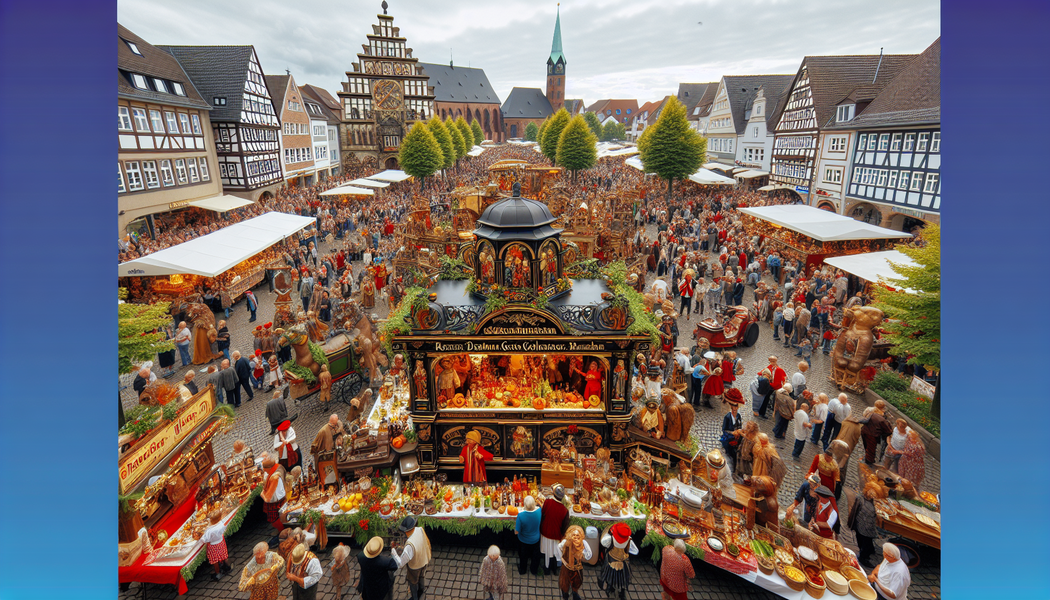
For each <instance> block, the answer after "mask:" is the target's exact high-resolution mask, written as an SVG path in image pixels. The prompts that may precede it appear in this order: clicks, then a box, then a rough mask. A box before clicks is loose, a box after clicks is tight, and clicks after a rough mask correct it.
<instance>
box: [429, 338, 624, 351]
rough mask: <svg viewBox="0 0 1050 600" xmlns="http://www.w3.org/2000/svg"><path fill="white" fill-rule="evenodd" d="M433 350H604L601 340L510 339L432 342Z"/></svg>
mask: <svg viewBox="0 0 1050 600" xmlns="http://www.w3.org/2000/svg"><path fill="white" fill-rule="evenodd" d="M434 351H435V352H469V353H477V352H496V353H501V354H502V353H507V352H531V353H541V354H568V353H574V352H605V351H606V347H605V344H604V343H602V342H570V341H564V342H554V341H551V342H546V341H543V342H541V341H529V340H525V341H511V340H504V341H502V342H499V341H491V342H486V341H484V340H465V341H462V342H434Z"/></svg>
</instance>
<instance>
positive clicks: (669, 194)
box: [667, 177, 674, 202]
mask: <svg viewBox="0 0 1050 600" xmlns="http://www.w3.org/2000/svg"><path fill="white" fill-rule="evenodd" d="M672 186H674V177H672V178H670V179H668V180H667V202H671V190H672V189H673V188H672Z"/></svg>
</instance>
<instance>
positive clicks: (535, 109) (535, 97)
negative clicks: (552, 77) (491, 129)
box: [500, 87, 554, 119]
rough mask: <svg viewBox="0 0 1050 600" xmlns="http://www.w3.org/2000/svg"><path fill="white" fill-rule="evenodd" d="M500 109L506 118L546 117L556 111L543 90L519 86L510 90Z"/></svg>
mask: <svg viewBox="0 0 1050 600" xmlns="http://www.w3.org/2000/svg"><path fill="white" fill-rule="evenodd" d="M500 110H501V112H502V113H503V118H504V119H546V118H547V117H549V116H550V115H551V114H552V113H553V112H554V111H553V110H551V103H550V101H549V100H547V96H545V95H544V94H543V90H541V89H539V88H519V87H516V88H514V89H512V90H511V91H510V95H509V96H507V100H506V102H504V103H503V106H502V107H501V109H500Z"/></svg>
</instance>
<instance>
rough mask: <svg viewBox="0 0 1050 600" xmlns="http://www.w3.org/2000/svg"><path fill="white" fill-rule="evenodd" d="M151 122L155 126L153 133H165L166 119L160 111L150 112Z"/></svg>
mask: <svg viewBox="0 0 1050 600" xmlns="http://www.w3.org/2000/svg"><path fill="white" fill-rule="evenodd" d="M149 120H150V123H152V124H153V133H164V117H163V116H162V115H161V114H160V111H159V110H150V111H149Z"/></svg>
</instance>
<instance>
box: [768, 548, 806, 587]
mask: <svg viewBox="0 0 1050 600" xmlns="http://www.w3.org/2000/svg"><path fill="white" fill-rule="evenodd" d="M773 558H775V559H777V562H778V563H782V564H785V565H793V564H795V557H794V556H792V555H791V552H789V551H787V550H784V549H782V548H777V549H776V550H775V551H774V552H773ZM799 591H800V592H801V591H802V590H799Z"/></svg>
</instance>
